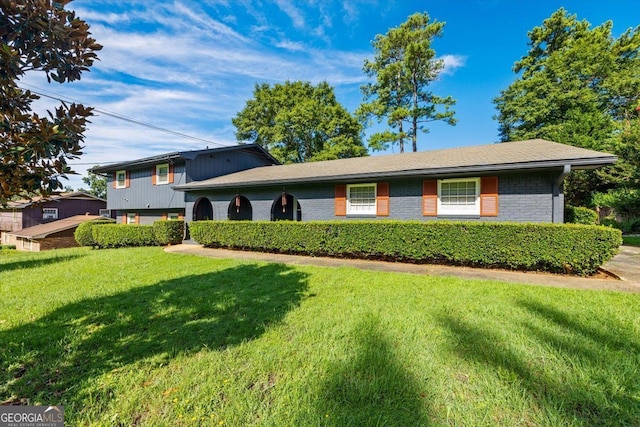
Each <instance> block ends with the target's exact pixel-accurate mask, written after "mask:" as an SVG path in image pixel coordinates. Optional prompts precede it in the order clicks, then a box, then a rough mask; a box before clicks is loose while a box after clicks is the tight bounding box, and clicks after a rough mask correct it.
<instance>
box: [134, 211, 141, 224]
mask: <svg viewBox="0 0 640 427" xmlns="http://www.w3.org/2000/svg"><path fill="white" fill-rule="evenodd" d="M135 223H136V224H140V214H138V213H136V222H135Z"/></svg>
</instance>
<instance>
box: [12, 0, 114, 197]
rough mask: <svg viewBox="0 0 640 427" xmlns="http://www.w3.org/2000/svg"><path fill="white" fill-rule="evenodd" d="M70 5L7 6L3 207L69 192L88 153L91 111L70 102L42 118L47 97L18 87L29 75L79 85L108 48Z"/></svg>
mask: <svg viewBox="0 0 640 427" xmlns="http://www.w3.org/2000/svg"><path fill="white" fill-rule="evenodd" d="M69 2H70V0H57V1H54V0H38V1H36V0H30V1H24V0H23V1H2V2H0V40H1V44H0V113H1V114H2V117H1V118H0V120H1V122H0V156H1V157H2V161H1V162H0V205H5V204H6V203H7V201H8V200H9V199H10V198H11V197H12V196H14V195H16V194H21V193H25V194H30V193H34V192H38V191H39V193H40V194H42V195H45V196H46V195H48V194H51V192H53V191H55V190H57V189H61V188H62V184H61V182H60V179H61V178H63V177H65V174H68V173H73V172H72V171H71V169H70V168H69V166H68V165H67V160H68V159H75V158H77V157H78V156H80V155H81V154H82V143H83V140H84V139H83V132H84V131H85V128H86V124H87V123H88V117H89V116H91V115H92V112H91V110H92V109H91V108H88V107H85V106H83V105H81V104H70V105H69V104H66V103H62V104H61V105H60V106H59V107H57V108H55V110H54V111H53V112H52V111H47V114H46V116H47V117H42V116H40V115H38V114H37V113H34V112H32V103H33V102H34V101H35V100H37V99H38V98H39V97H38V96H37V95H36V94H35V93H33V92H31V91H29V90H25V89H22V88H20V87H19V86H18V80H20V79H22V78H23V77H24V76H25V73H27V72H29V71H35V70H38V71H43V72H44V73H45V74H46V76H47V81H48V82H51V80H53V81H55V82H58V83H64V82H71V81H74V80H79V79H80V75H81V73H82V72H83V71H87V70H88V67H90V66H91V65H92V64H93V61H94V60H96V59H97V55H96V53H95V52H96V51H98V50H100V49H101V48H102V46H100V45H99V44H97V43H96V41H95V40H94V39H93V38H91V37H89V35H90V32H89V26H88V25H87V24H86V23H85V22H84V21H82V20H80V19H78V18H76V16H75V13H74V12H72V11H67V10H65V9H64V7H65V6H66V5H67V4H68V3H69Z"/></svg>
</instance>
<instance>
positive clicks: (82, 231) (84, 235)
mask: <svg viewBox="0 0 640 427" xmlns="http://www.w3.org/2000/svg"><path fill="white" fill-rule="evenodd" d="M113 223H114V221H113V220H109V219H104V220H102V219H99V220H96V221H85V222H83V223H82V224H80V225H78V228H76V231H75V232H74V233H73V237H74V238H75V239H76V242H78V244H79V245H80V246H95V245H96V242H95V241H94V240H93V232H92V229H93V227H94V226H95V225H99V224H113Z"/></svg>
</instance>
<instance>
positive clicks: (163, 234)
mask: <svg viewBox="0 0 640 427" xmlns="http://www.w3.org/2000/svg"><path fill="white" fill-rule="evenodd" d="M153 235H154V236H155V238H156V241H157V242H158V244H160V245H177V244H179V243H182V238H183V236H184V221H177V220H162V221H156V222H154V223H153Z"/></svg>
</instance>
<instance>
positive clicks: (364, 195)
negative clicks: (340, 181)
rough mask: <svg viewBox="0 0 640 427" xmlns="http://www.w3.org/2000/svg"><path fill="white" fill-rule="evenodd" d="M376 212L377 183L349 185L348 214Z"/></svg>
mask: <svg viewBox="0 0 640 427" xmlns="http://www.w3.org/2000/svg"><path fill="white" fill-rule="evenodd" d="M375 214H376V184H357V185H347V215H374V216H375Z"/></svg>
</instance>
